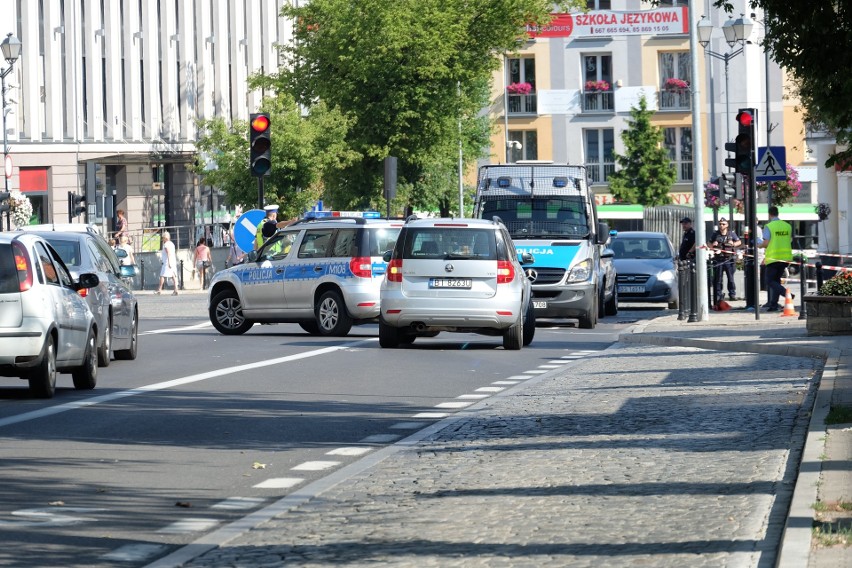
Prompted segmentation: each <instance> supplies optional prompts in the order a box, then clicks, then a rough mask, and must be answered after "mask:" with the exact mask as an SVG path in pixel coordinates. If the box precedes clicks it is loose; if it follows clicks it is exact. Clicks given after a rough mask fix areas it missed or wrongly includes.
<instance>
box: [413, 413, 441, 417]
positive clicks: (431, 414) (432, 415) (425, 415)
mask: <svg viewBox="0 0 852 568" xmlns="http://www.w3.org/2000/svg"><path fill="white" fill-rule="evenodd" d="M447 416H449V414H447V413H446V412H419V413H417V414H415V415H414V418H446V417H447Z"/></svg>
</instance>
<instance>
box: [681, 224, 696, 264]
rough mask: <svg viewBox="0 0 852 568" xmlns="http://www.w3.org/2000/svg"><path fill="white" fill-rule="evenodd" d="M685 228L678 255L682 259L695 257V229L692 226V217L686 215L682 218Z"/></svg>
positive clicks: (682, 226) (682, 225)
mask: <svg viewBox="0 0 852 568" xmlns="http://www.w3.org/2000/svg"><path fill="white" fill-rule="evenodd" d="M680 226H681V228H683V238H682V239H681V240H680V249H679V251H678V255H677V257H678V258H679V259H680V260H694V259H695V229H693V228H692V219H690V218H689V217H684V218H683V219H681V220H680Z"/></svg>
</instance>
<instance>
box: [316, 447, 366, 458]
mask: <svg viewBox="0 0 852 568" xmlns="http://www.w3.org/2000/svg"><path fill="white" fill-rule="evenodd" d="M372 450H373V448H359V447H357V446H348V447H345V448H337V449H335V450H331V451H330V452H326V453H325V455H327V456H361V455H364V454H366V453H367V452H370V451H372Z"/></svg>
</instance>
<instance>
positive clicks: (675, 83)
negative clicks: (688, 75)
mask: <svg viewBox="0 0 852 568" xmlns="http://www.w3.org/2000/svg"><path fill="white" fill-rule="evenodd" d="M663 89H664V90H666V91H668V92H670V93H682V92H683V91H686V90H687V89H689V81H684V80H683V79H674V78H671V79H666V83H665V85H663Z"/></svg>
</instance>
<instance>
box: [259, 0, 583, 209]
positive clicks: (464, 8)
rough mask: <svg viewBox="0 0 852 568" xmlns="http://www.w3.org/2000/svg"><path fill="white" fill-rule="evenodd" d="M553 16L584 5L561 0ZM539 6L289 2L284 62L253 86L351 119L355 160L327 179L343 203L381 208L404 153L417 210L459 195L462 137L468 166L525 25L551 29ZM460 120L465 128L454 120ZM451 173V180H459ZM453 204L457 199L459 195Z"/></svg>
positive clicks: (426, 0) (510, 0)
mask: <svg viewBox="0 0 852 568" xmlns="http://www.w3.org/2000/svg"><path fill="white" fill-rule="evenodd" d="M558 4H559V8H558V9H569V8H570V7H572V6H575V7H576V6H579V5H582V6H585V2H580V1H578V0H571V1H567V2H566V1H563V2H559V3H558ZM551 10H554V4H553V3H551V2H547V1H544V0H500V1H496V2H495V1H493V0H399V1H395V2H388V1H386V0H360V1H358V2H351V1H350V0H311V2H303V3H302V5H301V6H299V7H296V6H294V5H285V7H284V8H283V9H282V14H283V15H284V16H285V17H287V18H292V19H293V20H294V21H296V22H299V25H297V26H296V29H295V32H294V41H293V42H292V44H290V45H287V46H284V47H283V48H282V49H283V53H284V56H285V59H286V60H287V61H288V62H289V63H288V64H287V65H285V66H284V67H283V68H282V69H281V71H280V72H279V73H278V74H276V75H267V76H257V77H254V78H253V79H252V83H251V85H252V87H253V88H258V87H264V88H267V89H271V90H272V91H275V92H282V93H290V94H292V96H294V97H295V99H296V100H297V101H299V102H300V103H302V104H303V105H304V106H306V107H307V108H312V107H313V105H314V104H316V101H323V102H324V103H325V104H327V105H328V106H329V108H332V109H336V110H337V111H339V112H340V113H341V114H342V115H343V116H346V117H347V118H348V119H350V120H351V127H350V128H349V130H348V131H347V136H346V138H345V141H344V142H345V144H346V145H347V147H348V148H349V149H350V151H351V152H352V153H354V154H357V155H358V156H359V158H358V160H357V161H354V162H351V163H347V164H346V165H345V166H344V167H343V168H340V169H338V170H336V171H334V172H332V173H331V175H329V176H326V177H325V182H326V183H325V188H324V190H325V197H326V199H328V200H330V202H332V203H334V204H335V206H336V207H339V208H343V207H346V208H348V207H365V206H375V207H381V205H382V204H383V203H384V202H383V198H382V197H381V195H382V185H383V184H382V175H383V159H384V158H385V157H387V156H396V157H397V158H398V160H399V161H398V168H399V170H398V180H399V185H400V188H406V190H405V191H404V192H401V193H400V195H399V196H398V198H397V201H400V200H401V199H402V198H403V197H405V198H406V199H410V202H409V205H413V206H415V207H426V206H431V204H434V203H436V202H437V203H452V202H453V199H451V198H450V196H451V195H453V194H455V195H457V191H458V189H457V183H450V180H452V179H455V180H457V175H458V174H457V168H458V165H457V164H458V147H459V137H460V136H459V131H460V130H461V140H462V145H463V150H464V157H465V160H466V161H467V162H468V163H472V162H473V161H474V160H476V159H478V158H481V157H483V156H484V155H485V152H486V149H487V148H488V146H489V142H490V140H489V138H490V125H489V123H488V119H487V117H485V116H481V109H483V108H486V107H488V106H490V104H491V101H490V100H489V84H490V79H491V73H492V72H493V70H494V69H496V67H497V65H498V64H499V55H500V54H501V53H503V52H507V51H509V52H510V51H513V50H514V49H516V45H517V39H518V37H519V35H520V32H521V30H522V29H523V26H524V25H525V24H526V23H528V22H533V23H536V22H546V21H547V20H549V17H550V16H549V14H550V12H551ZM460 122H461V128H460V126H459V123H460ZM454 172H455V177H454V175H453V174H454ZM455 201H456V202H457V198H456V199H455Z"/></svg>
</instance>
